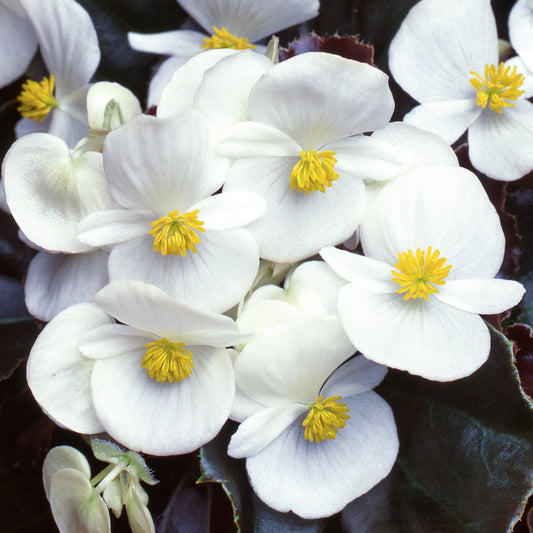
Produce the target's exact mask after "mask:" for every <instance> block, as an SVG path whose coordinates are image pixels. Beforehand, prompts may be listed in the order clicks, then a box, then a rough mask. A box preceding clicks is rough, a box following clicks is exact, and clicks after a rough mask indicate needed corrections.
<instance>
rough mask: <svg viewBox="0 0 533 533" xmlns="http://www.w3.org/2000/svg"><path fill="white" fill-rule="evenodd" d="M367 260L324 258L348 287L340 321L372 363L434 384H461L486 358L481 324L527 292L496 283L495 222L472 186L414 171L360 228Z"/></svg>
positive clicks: (329, 253) (460, 172)
mask: <svg viewBox="0 0 533 533" xmlns="http://www.w3.org/2000/svg"><path fill="white" fill-rule="evenodd" d="M361 243H362V246H363V251H364V253H365V256H364V257H363V256H361V255H357V254H352V253H349V252H343V251H341V250H338V249H336V248H333V247H329V248H325V249H324V250H322V251H321V252H320V254H321V255H322V257H323V258H324V259H325V260H326V261H327V262H328V263H329V264H330V265H331V267H332V268H333V269H334V270H335V271H336V272H337V273H338V274H339V275H340V276H343V277H344V278H345V279H347V280H348V281H349V282H350V283H349V284H348V285H346V286H344V287H342V288H341V290H340V291H339V300H338V305H339V313H340V316H341V320H342V323H343V326H344V329H345V331H346V333H347V335H348V337H350V339H351V341H352V342H353V344H354V346H356V347H357V349H358V350H359V351H360V352H361V353H363V354H364V355H365V356H366V357H368V358H369V359H372V360H373V361H376V362H378V363H381V364H384V365H387V366H389V367H393V368H398V369H401V370H407V371H408V372H410V373H412V374H417V375H420V376H423V377H425V378H428V379H433V380H436V381H451V380H454V379H459V378H463V377H465V376H468V375H470V374H471V373H472V372H474V371H475V370H477V369H478V368H479V367H480V366H481V365H482V364H483V363H484V362H485V361H486V360H487V357H488V355H489V351H490V334H489V330H488V327H487V326H486V324H485V323H484V322H483V319H482V318H481V317H480V316H479V314H497V313H501V312H503V311H505V310H506V309H509V308H510V307H512V306H514V305H516V304H517V303H518V302H519V301H520V299H521V298H522V295H523V294H524V288H523V286H522V285H521V284H520V283H517V282H515V281H510V280H503V279H493V278H494V276H495V275H496V274H497V272H498V270H499V268H500V265H501V263H502V260H503V255H504V248H505V240H504V235H503V231H502V229H501V226H500V220H499V217H498V215H497V213H496V210H495V209H494V206H493V205H492V204H491V202H490V201H489V199H488V197H487V195H486V193H485V191H484V189H483V187H482V186H481V184H480V183H479V180H478V179H477V178H476V176H475V175H474V174H473V173H471V172H469V171H468V170H466V169H463V168H460V167H452V166H450V167H429V166H426V167H424V166H420V167H415V168H413V169H411V170H409V171H407V172H406V173H405V174H403V175H402V176H400V177H398V178H396V180H395V181H393V182H392V183H390V184H389V185H387V186H386V187H385V188H383V189H382V190H381V191H380V192H379V194H378V195H377V196H376V198H375V199H374V202H373V203H372V209H371V210H369V213H368V214H367V216H366V217H365V220H364V221H363V223H362V224H361Z"/></svg>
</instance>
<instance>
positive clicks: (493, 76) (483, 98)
mask: <svg viewBox="0 0 533 533" xmlns="http://www.w3.org/2000/svg"><path fill="white" fill-rule="evenodd" d="M470 74H472V75H473V76H475V77H474V78H471V79H470V83H471V84H472V87H474V89H475V90H476V91H477V105H479V106H481V107H482V108H483V109H485V107H487V104H489V107H490V108H491V109H492V110H493V111H497V112H498V113H501V112H502V108H503V107H512V106H514V103H513V102H514V101H515V100H516V99H517V98H518V97H519V96H520V95H522V94H524V92H525V91H520V90H519V89H518V88H519V87H520V86H521V85H522V83H524V76H523V75H522V74H520V73H517V72H516V66H514V67H513V70H511V67H507V68H505V65H504V64H503V63H500V64H499V65H498V68H496V66H495V65H490V66H489V65H485V77H484V78H483V77H482V76H480V75H479V74H478V73H477V72H474V71H473V70H472V71H470Z"/></svg>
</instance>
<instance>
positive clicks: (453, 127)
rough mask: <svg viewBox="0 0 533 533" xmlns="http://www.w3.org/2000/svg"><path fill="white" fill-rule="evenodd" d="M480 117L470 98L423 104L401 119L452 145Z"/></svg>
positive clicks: (473, 101)
mask: <svg viewBox="0 0 533 533" xmlns="http://www.w3.org/2000/svg"><path fill="white" fill-rule="evenodd" d="M480 115H481V107H479V106H478V105H477V103H476V98H475V97H474V96H472V97H471V98H467V99H464V100H448V101H445V102H429V103H425V104H422V105H419V106H416V107H415V108H414V109H412V110H411V111H410V112H409V113H407V115H405V117H404V118H403V119H404V121H405V122H406V123H407V124H411V125H413V126H416V127H417V128H420V129H423V130H427V131H429V132H432V133H435V134H436V135H439V136H440V137H442V138H443V139H444V140H445V141H446V142H447V143H449V144H452V143H453V142H455V141H456V140H457V139H458V138H459V137H460V136H461V135H462V134H463V133H464V132H465V130H466V129H467V128H468V127H469V126H470V125H471V124H472V123H473V122H474V121H475V120H476V119H477V118H478V117H479V116H480ZM431 164H433V163H431Z"/></svg>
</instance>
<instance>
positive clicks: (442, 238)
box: [361, 166, 505, 279]
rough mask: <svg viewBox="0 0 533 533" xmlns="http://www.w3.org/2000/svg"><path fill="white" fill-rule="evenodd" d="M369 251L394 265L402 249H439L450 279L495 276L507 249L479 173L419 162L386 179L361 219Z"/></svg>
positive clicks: (364, 246)
mask: <svg viewBox="0 0 533 533" xmlns="http://www.w3.org/2000/svg"><path fill="white" fill-rule="evenodd" d="M361 242H362V245H363V250H364V252H365V254H366V255H368V256H370V257H372V258H375V259H377V260H378V261H383V262H384V263H387V264H389V265H391V266H392V265H394V264H395V263H397V262H398V254H399V253H400V252H407V251H408V250H412V251H413V253H416V250H417V249H418V248H420V249H421V250H424V251H425V250H426V249H427V248H428V247H429V246H431V247H432V249H433V250H435V249H438V250H439V251H440V256H441V257H445V258H446V259H447V264H448V265H450V264H451V265H452V269H451V270H450V273H449V274H448V278H447V279H461V278H492V277H494V276H495V275H496V273H497V272H498V270H499V268H500V265H501V262H502V259H503V254H504V247H505V239H504V236H503V231H502V229H501V225H500V219H499V217H498V214H497V213H496V210H495V209H494V206H493V205H492V203H491V202H490V201H489V199H488V197H487V195H486V193H485V190H484V189H483V187H482V185H481V184H480V182H479V179H478V178H477V177H476V176H475V175H474V174H473V173H472V172H470V171H468V170H466V169H464V168H461V167H453V166H446V167H444V166H440V167H429V166H427V167H426V166H418V167H413V168H411V169H409V170H408V171H407V172H405V173H404V174H402V175H401V176H399V177H398V178H396V179H395V180H394V181H393V182H391V183H389V184H387V186H386V187H384V188H383V189H382V190H381V191H380V192H379V194H378V195H377V196H376V198H375V199H374V201H373V203H372V205H371V206H370V207H369V209H368V214H367V216H366V217H365V219H364V220H363V223H362V224H361Z"/></svg>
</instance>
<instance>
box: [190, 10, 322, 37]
mask: <svg viewBox="0 0 533 533" xmlns="http://www.w3.org/2000/svg"><path fill="white" fill-rule="evenodd" d="M180 5H181V7H183V9H185V11H187V13H189V15H190V16H191V17H192V18H193V19H194V20H196V22H198V23H199V24H200V25H201V26H202V27H203V28H204V29H205V31H206V32H207V33H212V31H213V28H212V27H213V26H216V27H217V28H221V27H225V28H226V29H227V30H228V31H229V32H230V33H231V34H232V35H235V36H237V37H247V38H248V39H250V41H251V42H255V41H259V40H260V39H262V38H263V37H267V36H268V35H271V34H272V33H275V32H277V31H279V30H282V29H285V28H288V27H289V26H294V25H295V24H298V23H300V22H303V21H305V20H309V19H311V18H313V17H316V16H317V14H318V6H319V2H318V0H290V1H287V0H270V1H269V2H268V3H267V4H265V2H263V1H262V0H204V1H202V2H198V1H197V0H180Z"/></svg>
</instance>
